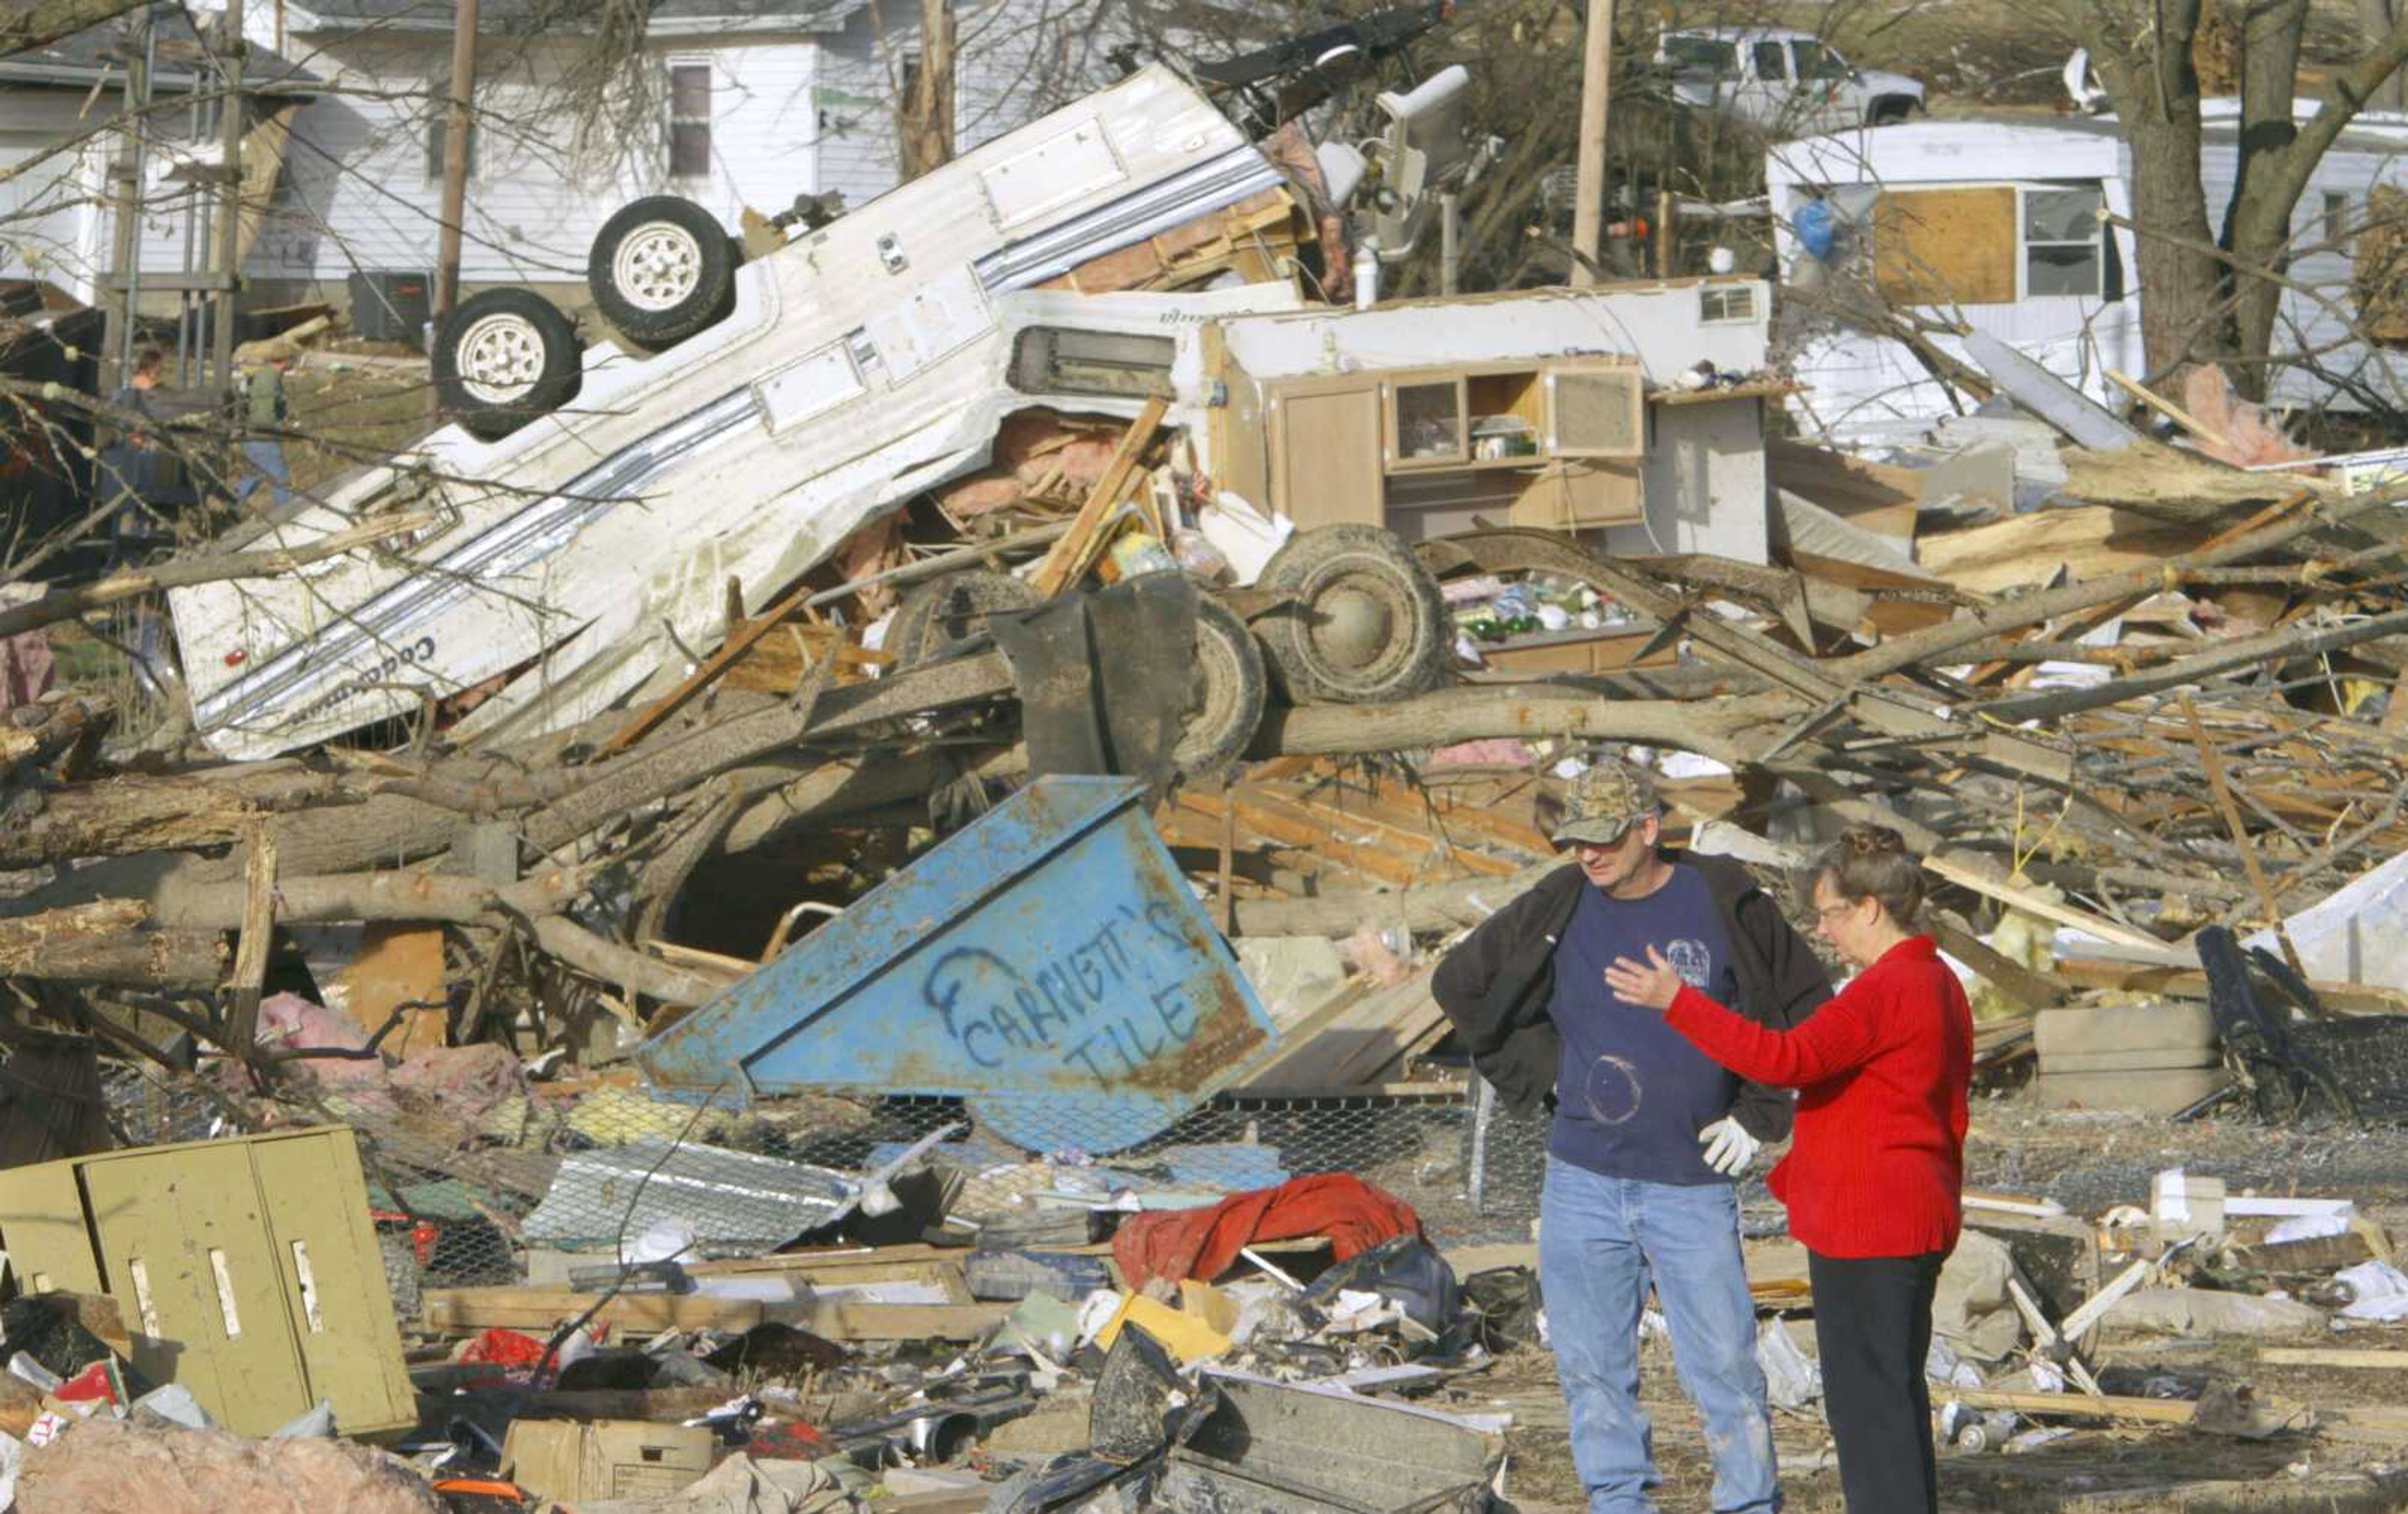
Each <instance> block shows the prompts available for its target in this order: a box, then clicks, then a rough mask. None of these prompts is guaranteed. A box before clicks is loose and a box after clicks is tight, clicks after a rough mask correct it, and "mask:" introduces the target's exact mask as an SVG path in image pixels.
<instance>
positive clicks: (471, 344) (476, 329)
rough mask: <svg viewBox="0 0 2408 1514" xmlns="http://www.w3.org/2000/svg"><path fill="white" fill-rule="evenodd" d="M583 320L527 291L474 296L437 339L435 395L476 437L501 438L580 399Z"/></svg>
mask: <svg viewBox="0 0 2408 1514" xmlns="http://www.w3.org/2000/svg"><path fill="white" fill-rule="evenodd" d="M582 357H583V353H582V352H581V349H580V347H579V344H578V340H577V324H576V323H575V322H573V321H571V320H569V318H568V317H567V316H566V315H565V314H563V313H562V312H561V310H560V307H558V306H556V305H554V304H552V301H550V300H548V299H546V298H544V297H543V296H541V295H538V294H536V293H535V292H534V291H533V290H527V289H488V290H486V291H485V292H484V293H482V294H480V295H471V296H468V297H467V298H466V299H464V300H462V301H461V302H460V303H459V304H458V305H457V306H456V307H454V308H453V310H452V313H451V314H450V315H448V316H446V317H445V318H444V320H443V329H442V330H441V331H440V332H439V333H438V334H437V337H436V339H435V355H434V370H435V393H436V396H437V398H438V399H439V400H440V402H441V403H442V406H443V409H444V410H445V411H446V412H448V413H449V414H451V415H452V418H453V419H455V420H457V421H458V422H459V423H460V424H461V425H464V426H466V427H467V429H468V430H469V432H470V433H471V434H473V435H475V436H479V437H481V438H483V439H484V440H487V441H498V440H501V439H502V438H504V437H506V436H509V434H510V433H511V432H513V431H515V430H517V429H518V428H519V427H520V426H523V425H526V424H527V422H529V421H532V420H534V419H535V418H536V417H537V416H538V415H545V414H549V413H550V412H552V411H555V410H558V409H559V408H560V407H561V406H563V405H566V404H567V403H568V402H569V401H570V400H572V399H575V398H576V397H577V392H578V390H579V389H580V388H581V387H582V386H583V384H584V382H585V373H584V369H583V368H582V366H581V360H582Z"/></svg>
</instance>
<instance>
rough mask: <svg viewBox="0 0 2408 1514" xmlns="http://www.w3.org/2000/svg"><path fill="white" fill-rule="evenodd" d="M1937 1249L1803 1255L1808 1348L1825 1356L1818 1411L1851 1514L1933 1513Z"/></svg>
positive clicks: (1936, 1503) (1936, 1492) (1936, 1489)
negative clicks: (1931, 1359)
mask: <svg viewBox="0 0 2408 1514" xmlns="http://www.w3.org/2000/svg"><path fill="white" fill-rule="evenodd" d="M1945 1260H1946V1258H1945V1257H1944V1256H1943V1255H1942V1253H1940V1252H1937V1251H1934V1252H1931V1253H1930V1254H1928V1255H1927V1256H1919V1257H1827V1256H1819V1255H1816V1254H1815V1253H1813V1252H1811V1251H1810V1252H1808V1253H1807V1256H1806V1268H1807V1276H1808V1278H1809V1279H1810V1280H1812V1281H1813V1285H1814V1344H1815V1346H1816V1348H1818V1349H1819V1350H1820V1351H1821V1353H1822V1358H1823V1413H1824V1417H1825V1418H1826V1419H1827V1420H1829V1421H1830V1425H1831V1440H1832V1442H1833V1443H1834V1444H1835V1445H1836V1446H1837V1447H1838V1448H1839V1451H1840V1487H1841V1490H1842V1492H1844V1493H1845V1494H1846V1495H1847V1500H1848V1514H1938V1510H1939V1507H1940V1481H1939V1474H1938V1471H1937V1470H1936V1468H1935V1466H1934V1464H1933V1457H1932V1450H1931V1390H1930V1389H1929V1388H1928V1386H1927V1385H1926V1384H1925V1382H1924V1378H1923V1361H1924V1357H1925V1356H1926V1355H1927V1354H1928V1353H1929V1351H1930V1349H1931V1295H1932V1292H1933V1291H1934V1290H1935V1289H1937V1288H1938V1287H1939V1285H1940V1264H1941V1262H1943V1261H1945Z"/></svg>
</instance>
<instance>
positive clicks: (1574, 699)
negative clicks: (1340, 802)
mask: <svg viewBox="0 0 2408 1514" xmlns="http://www.w3.org/2000/svg"><path fill="white" fill-rule="evenodd" d="M1798 713H1799V704H1798V701H1797V700H1795V699H1785V698H1783V697H1782V696H1780V695H1757V696H1752V697H1750V698H1747V699H1727V700H1724V701H1722V702H1720V703H1719V704H1717V705H1715V706H1713V707H1712V708H1705V709H1701V708H1699V706H1698V705H1696V704H1693V703H1690V702H1687V701H1685V700H1679V699H1657V700H1641V699H1598V698H1596V697H1595V696H1592V695H1586V694H1582V693H1579V692H1577V691H1572V690H1566V689H1562V688H1558V687H1555V685H1540V684H1531V685H1511V684H1509V685H1492V686H1488V687H1484V688H1478V689H1471V688H1451V689H1441V690H1440V691H1439V692H1437V693H1435V694H1425V695H1423V696H1422V697H1420V698H1419V699H1403V700H1399V701H1398V702H1397V703H1394V704H1316V705H1305V706H1302V707H1299V708H1293V709H1280V710H1273V711H1271V712H1270V713H1269V714H1266V715H1265V716H1264V717H1263V726H1262V729H1261V730H1260V731H1259V732H1258V733H1257V734H1256V735H1255V737H1254V746H1253V748H1252V749H1251V755H1252V756H1254V757H1280V756H1306V755H1312V756H1333V755H1341V754H1349V753H1358V752H1394V751H1401V750H1404V749H1407V748H1410V747H1420V746H1448V745H1452V744H1454V743H1456V742H1469V741H1478V740H1481V739H1483V738H1486V737H1498V736H1523V737H1538V736H1581V737H1586V738H1590V739H1592V740H1597V741H1613V742H1638V743H1644V744H1646V745H1649V746H1671V747H1678V748H1680V749H1682V750H1684V751H1689V752H1695V753H1697V754H1698V755H1699V756H1700V757H1713V759H1714V760H1716V761H1718V762H1723V763H1727V764H1728V765H1730V766H1732V767H1738V766H1740V765H1741V764H1742V763H1743V762H1745V761H1746V760H1747V758H1748V755H1749V752H1750V750H1751V748H1750V746H1749V744H1748V743H1746V742H1745V741H1744V740H1742V732H1745V731H1747V730H1748V729H1750V728H1753V727H1756V726H1761V725H1765V724H1767V723H1768V722H1770V721H1773V720H1777V719H1779V718H1781V717H1782V716H1783V715H1785V714H1787V715H1793V716H1794V715H1795V714H1798Z"/></svg>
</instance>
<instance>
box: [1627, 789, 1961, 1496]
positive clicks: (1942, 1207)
mask: <svg viewBox="0 0 2408 1514" xmlns="http://www.w3.org/2000/svg"><path fill="white" fill-rule="evenodd" d="M1813 899H1814V913H1815V916H1816V920H1817V927H1816V929H1817V930H1818V931H1819V932H1820V934H1821V935H1822V937H1823V939H1824V940H1826V941H1828V942H1829V943H1830V944H1832V945H1833V946H1834V947H1836V948H1837V949H1838V950H1839V953H1840V955H1841V956H1842V957H1844V958H1846V959H1848V960H1849V961H1850V962H1851V963H1853V964H1855V965H1856V967H1857V968H1858V969H1859V970H1860V971H1859V972H1858V973H1857V974H1856V977H1855V978H1853V979H1852V980H1850V981H1849V982H1848V984H1847V985H1846V986H1845V987H1843V988H1841V990H1840V992H1839V996H1838V997H1837V998H1834V999H1833V1000H1832V1001H1831V1002H1829V1003H1828V1004H1826V1005H1824V1006H1823V1007H1822V1008H1821V1009H1820V1010H1818V1011H1816V1012H1815V1014H1814V1017H1813V1018H1812V1019H1810V1020H1808V1021H1807V1022H1806V1023H1805V1024H1803V1025H1801V1026H1799V1027H1798V1028H1796V1029H1794V1030H1786V1031H1785V1030H1779V1029H1775V1028H1773V1027H1770V1026H1766V1025H1761V1024H1758V1023H1756V1021H1755V1020H1752V1019H1750V1018H1748V1017H1745V1016H1742V1015H1737V1014H1734V1013H1732V1012H1731V1011H1730V1010H1728V1009H1726V1008H1724V1007H1723V1006H1722V1005H1721V1004H1719V1003H1716V1002H1714V999H1713V996H1712V995H1711V994H1709V993H1706V992H1703V991H1701V990H1700V989H1699V988H1697V987H1696V986H1695V985H1693V984H1691V983H1688V982H1686V981H1684V974H1683V973H1681V972H1679V971H1678V969H1677V966H1676V960H1677V959H1673V958H1671V957H1670V956H1668V954H1667V952H1665V951H1663V950H1659V949H1658V948H1657V947H1656V946H1655V945H1653V944H1651V945H1649V946H1648V947H1647V949H1646V951H1645V952H1644V954H1643V958H1644V959H1643V960H1641V959H1640V958H1639V957H1635V956H1625V957H1621V958H1618V959H1616V960H1615V961H1614V963H1613V966H1612V967H1610V968H1608V969H1607V970H1606V973H1605V979H1606V983H1607V984H1608V986H1610V987H1611V988H1613V992H1614V995H1615V996H1616V997H1617V998H1619V999H1621V1000H1622V1001H1623V1002H1626V1003H1631V1004H1640V1005H1645V1006H1647V1007H1648V1008H1651V1009H1659V1010H1662V1011H1664V1012H1665V1020H1666V1022H1667V1023H1668V1024H1669V1025H1670V1028H1671V1029H1672V1030H1673V1031H1677V1032H1678V1033H1679V1034H1680V1035H1681V1036H1682V1037H1683V1038H1684V1039H1685V1040H1687V1041H1688V1042H1689V1043H1690V1044H1691V1045H1695V1046H1696V1047H1697V1048H1698V1049H1699V1051H1701V1052H1703V1053H1704V1054H1705V1055H1707V1056H1708V1057H1711V1058H1713V1060H1715V1061H1716V1062H1719V1063H1720V1064H1722V1065H1723V1066H1725V1067H1727V1068H1729V1069H1730V1070H1731V1071H1732V1072H1734V1073H1736V1074H1739V1075H1741V1076H1742V1077H1749V1078H1754V1079H1756V1081H1758V1082H1761V1083H1769V1084H1774V1085H1778V1086H1782V1087H1786V1088H1795V1089H1800V1090H1801V1092H1800V1094H1799V1101H1798V1123H1797V1135H1796V1139H1795V1141H1794V1143H1793V1144H1792V1146H1790V1150H1789V1155H1788V1156H1787V1157H1785V1158H1784V1159H1783V1160H1782V1161H1781V1163H1780V1165H1778V1166H1776V1167H1775V1168H1773V1170H1772V1175H1771V1179H1770V1182H1771V1188H1772V1191H1773V1193H1774V1195H1775V1196H1776V1197H1778V1198H1779V1199H1780V1200H1781V1202H1782V1203H1783V1204H1786V1205H1787V1206H1788V1209H1789V1233H1790V1234H1791V1235H1793V1236H1795V1237H1796V1238H1797V1239H1798V1241H1799V1244H1800V1245H1802V1246H1804V1247H1806V1253H1807V1275H1808V1277H1809V1279H1810V1280H1811V1281H1812V1282H1813V1289H1814V1340H1815V1345H1816V1347H1817V1348H1819V1350H1820V1353H1821V1357H1822V1368H1823V1406H1824V1411H1825V1416H1826V1418H1828V1420H1829V1421H1830V1426H1831V1439H1832V1441H1833V1442H1834V1443H1835V1444H1836V1445H1837V1447H1838V1449H1839V1453H1840V1484H1841V1488H1842V1492H1844V1493H1845V1495H1846V1497H1847V1502H1848V1509H1849V1511H1850V1514H1904V1511H1907V1510H1913V1509H1923V1510H1927V1511H1931V1514H1936V1511H1937V1510H1938V1509H1939V1507H1940V1490H1939V1478H1938V1473H1937V1468H1936V1465H1935V1461H1934V1457H1933V1452H1932V1445H1931V1395H1930V1390H1929V1388H1928V1385H1927V1384H1926V1382H1925V1380H1924V1376H1923V1364H1924V1359H1925V1357H1926V1356H1927V1355H1928V1353H1929V1351H1930V1349H1931V1298H1932V1293H1933V1291H1934V1290H1935V1289H1936V1288H1937V1287H1938V1286H1939V1282H1940V1268H1941V1264H1942V1262H1945V1261H1946V1260H1947V1259H1948V1254H1949V1253H1950V1252H1951V1251H1953V1250H1955V1249H1956V1247H1957V1232H1958V1230H1959V1228H1960V1226H1961V1223H1962V1219H1963V1213H1964V1208H1963V1204H1964V1200H1963V1190H1964V1175H1965V1089H1966V1086H1967V1084H1969V1083H1970V1082H1971V1080H1972V1075H1973V1012H1972V1010H1971V1007H1970V1006H1969V1005H1968V1004H1967V1003H1966V1002H1965V990H1964V988H1963V986H1962V985H1960V984H1959V983H1958V982H1957V974H1956V973H1953V972H1951V971H1950V970H1949V967H1948V964H1947V963H1945V962H1943V961H1942V960H1941V959H1940V951H1939V948H1938V947H1937V946H1935V945H1933V944H1932V941H1931V938H1930V937H1929V936H1928V935H1918V934H1916V933H1914V916H1915V911H1916V910H1917V909H1918V908H1919V907H1920V906H1921V904H1922V902H1923V872H1922V869H1921V867H1920V865H1919V864H1918V863H1917V862H1916V861H1915V859H1914V858H1912V857H1909V856H1908V855H1907V853H1906V846H1905V844H1904V843H1903V842H1902V841H1901V840H1900V839H1899V834H1898V832H1897V831H1895V830H1891V829H1887V828H1886V827H1883V826H1851V827H1849V828H1848V829H1846V830H1845V831H1843V832H1842V833H1841V836H1840V839H1839V841H1838V842H1837V843H1836V844H1834V845H1833V846H1832V847H1831V848H1830V850H1829V851H1828V852H1827V853H1826V854H1825V855H1824V857H1823V858H1822V860H1821V861H1820V863H1819V864H1817V866H1816V867H1815V869H1814V874H1813Z"/></svg>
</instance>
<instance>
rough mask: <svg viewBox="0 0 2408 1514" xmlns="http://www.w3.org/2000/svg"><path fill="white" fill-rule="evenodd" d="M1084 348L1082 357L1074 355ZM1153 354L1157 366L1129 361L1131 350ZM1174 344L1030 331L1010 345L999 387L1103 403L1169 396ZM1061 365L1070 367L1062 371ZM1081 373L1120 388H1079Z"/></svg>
mask: <svg viewBox="0 0 2408 1514" xmlns="http://www.w3.org/2000/svg"><path fill="white" fill-rule="evenodd" d="M1081 348H1084V349H1086V351H1085V352H1083V353H1082V352H1081V351H1079V349H1081ZM1140 348H1142V349H1143V350H1144V351H1146V352H1148V353H1154V352H1157V351H1158V353H1159V354H1160V357H1161V361H1160V362H1159V363H1153V362H1140V361H1136V360H1134V357H1133V353H1132V352H1131V350H1133V349H1140ZM1178 355H1179V342H1178V339H1176V338H1174V337H1155V336H1148V335H1142V334H1140V333H1135V332H1125V331H1093V330H1088V329H1086V328H1084V327H1081V326H1030V327H1029V328H1028V329H1027V330H1025V331H1023V332H1022V333H1021V334H1020V335H1019V337H1018V338H1016V339H1014V340H1013V342H1012V344H1011V368H1010V369H1009V370H1008V371H1007V373H1006V375H1005V382H1007V383H1009V384H1011V387H1012V388H1013V389H1015V390H1017V391H1018V392H1019V393H1021V394H1024V395H1085V396H1094V397H1098V398H1106V399H1143V398H1145V397H1148V396H1150V395H1155V394H1168V393H1170V388H1171V383H1170V368H1171V364H1172V363H1173V362H1174V361H1176V359H1177V357H1178ZM1066 361H1067V362H1068V364H1070V365H1072V366H1070V367H1068V368H1066V367H1065V363H1066ZM1083 370H1100V371H1102V372H1106V373H1110V374H1111V375H1112V376H1113V377H1115V378H1118V377H1120V376H1123V375H1125V377H1126V380H1127V382H1109V383H1107V382H1082V380H1081V378H1080V375H1081V373H1082V371H1083Z"/></svg>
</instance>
